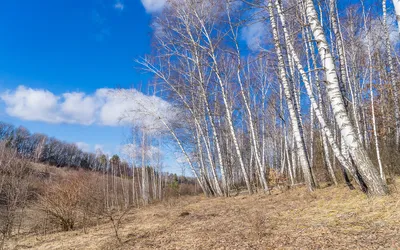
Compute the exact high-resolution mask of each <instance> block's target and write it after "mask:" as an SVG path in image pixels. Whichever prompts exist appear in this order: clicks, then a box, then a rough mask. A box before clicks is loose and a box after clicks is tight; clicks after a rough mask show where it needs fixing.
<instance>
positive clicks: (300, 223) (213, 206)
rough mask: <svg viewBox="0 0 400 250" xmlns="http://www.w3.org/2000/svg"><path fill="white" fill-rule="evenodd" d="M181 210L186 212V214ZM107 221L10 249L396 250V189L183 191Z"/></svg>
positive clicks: (29, 239)
mask: <svg viewBox="0 0 400 250" xmlns="http://www.w3.org/2000/svg"><path fill="white" fill-rule="evenodd" d="M184 212H188V213H189V214H188V215H185V213H184ZM120 235H121V238H122V241H123V244H122V245H121V244H119V243H118V242H117V240H116V238H115V236H114V233H113V229H112V226H111V224H110V223H105V224H102V225H99V226H95V227H92V228H89V230H88V233H87V234H84V233H83V232H82V231H74V232H66V233H55V234H51V235H47V236H45V237H37V236H25V237H24V238H21V239H19V241H18V244H16V243H15V242H10V245H9V246H8V247H9V248H10V249H12V248H14V247H16V249H25V248H34V249H272V248H279V249H282V248H285V249H321V248H323V249H326V248H330V249H349V248H350V249H378V248H383V249H399V248H400V192H397V191H394V192H393V194H392V195H390V196H387V197H383V198H367V197H366V196H365V195H363V194H362V193H360V192H358V191H349V190H347V189H346V188H345V187H340V188H334V187H327V188H324V189H320V190H317V191H316V192H315V193H312V194H309V193H307V192H306V191H305V190H304V189H303V188H298V189H293V190H290V191H287V192H284V193H280V192H278V191H277V192H276V193H274V194H272V195H254V196H237V197H231V198H204V197H185V198H182V199H180V200H176V201H174V202H169V203H163V204H155V205H152V206H150V207H148V208H146V209H141V210H140V209H135V210H132V211H131V212H130V213H129V214H127V215H126V217H125V218H124V219H123V224H122V226H121V229H120Z"/></svg>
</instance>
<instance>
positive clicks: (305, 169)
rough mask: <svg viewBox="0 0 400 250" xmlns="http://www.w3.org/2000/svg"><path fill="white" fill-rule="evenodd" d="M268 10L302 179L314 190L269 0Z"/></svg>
mask: <svg viewBox="0 0 400 250" xmlns="http://www.w3.org/2000/svg"><path fill="white" fill-rule="evenodd" d="M268 10H269V15H270V20H271V26H272V33H273V36H274V43H275V50H276V53H277V56H278V68H279V80H280V82H281V84H282V85H283V88H284V92H285V96H286V102H287V106H288V110H289V115H290V118H291V120H292V129H293V134H294V136H295V139H296V145H297V152H298V154H299V158H300V164H301V167H302V170H303V175H304V179H305V182H306V184H307V187H308V189H309V191H314V188H315V183H314V180H313V178H312V173H311V168H310V162H309V160H308V158H307V152H306V148H305V142H304V136H303V133H302V126H301V124H300V120H299V117H298V114H296V113H297V112H296V111H298V109H297V103H296V99H295V98H293V97H294V95H293V91H292V90H291V89H290V87H289V82H288V79H287V77H286V72H285V63H284V59H283V54H282V51H281V45H280V41H279V37H278V31H277V25H276V22H275V16H274V10H273V7H272V2H271V1H269V3H268Z"/></svg>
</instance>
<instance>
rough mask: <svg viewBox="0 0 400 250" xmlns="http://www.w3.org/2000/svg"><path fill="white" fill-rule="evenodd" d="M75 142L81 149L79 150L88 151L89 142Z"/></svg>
mask: <svg viewBox="0 0 400 250" xmlns="http://www.w3.org/2000/svg"><path fill="white" fill-rule="evenodd" d="M75 144H76V146H77V147H78V148H79V149H81V150H83V151H85V152H89V151H90V146H89V144H87V143H85V142H76V143H75Z"/></svg>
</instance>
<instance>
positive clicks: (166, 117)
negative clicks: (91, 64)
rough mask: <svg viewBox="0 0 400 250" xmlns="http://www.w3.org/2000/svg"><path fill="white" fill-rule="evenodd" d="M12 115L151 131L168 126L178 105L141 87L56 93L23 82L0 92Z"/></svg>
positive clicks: (49, 120)
mask: <svg viewBox="0 0 400 250" xmlns="http://www.w3.org/2000/svg"><path fill="white" fill-rule="evenodd" d="M0 99H1V100H2V101H3V102H4V103H5V104H6V113H7V114H8V115H10V116H13V117H17V118H20V119H23V120H29V121H42V122H48V123H70V124H82V125H91V124H99V125H106V126H118V125H131V124H133V125H136V126H140V127H141V128H145V129H146V130H147V131H150V132H151V131H159V130H164V129H165V127H164V125H163V123H162V122H161V119H162V120H163V121H166V122H168V121H171V120H174V119H175V116H176V113H177V112H176V111H175V109H174V108H173V107H172V106H171V105H170V103H168V102H167V101H164V100H163V99H161V98H159V97H157V96H148V95H145V94H143V93H141V92H139V91H137V90H127V89H120V90H115V89H106V88H102V89H98V90H96V92H95V93H93V94H86V93H83V92H70V93H63V94H61V95H55V94H53V93H51V92H50V91H47V90H43V89H32V88H28V87H25V86H19V87H17V89H15V90H13V91H6V92H4V93H2V94H0Z"/></svg>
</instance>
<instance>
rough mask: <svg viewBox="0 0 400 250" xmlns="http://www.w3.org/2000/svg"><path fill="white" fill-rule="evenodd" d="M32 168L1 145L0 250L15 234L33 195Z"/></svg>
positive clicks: (14, 152)
mask: <svg viewBox="0 0 400 250" xmlns="http://www.w3.org/2000/svg"><path fill="white" fill-rule="evenodd" d="M32 173H33V170H32V166H31V165H30V164H29V162H28V161H27V160H24V159H20V158H18V157H17V152H16V151H15V150H12V149H9V148H7V147H6V145H5V144H4V143H1V144H0V233H1V239H0V249H2V247H3V244H4V242H5V240H6V239H7V238H9V237H10V236H11V235H12V233H13V228H14V225H15V223H16V221H17V220H18V219H19V221H22V218H21V217H22V215H23V210H24V208H25V207H26V205H27V201H28V199H29V198H30V196H31V195H32V192H31V190H32V183H33V178H32V176H33V175H32Z"/></svg>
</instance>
